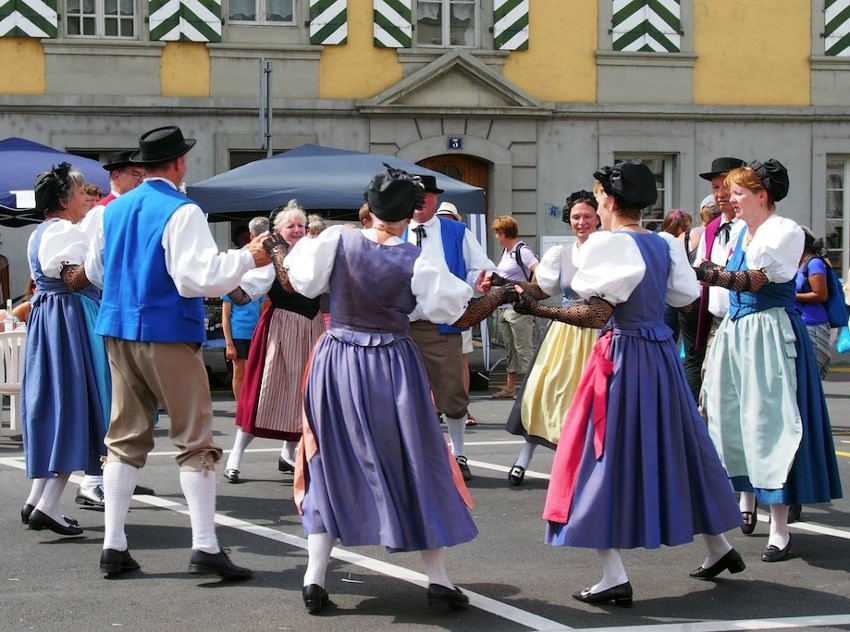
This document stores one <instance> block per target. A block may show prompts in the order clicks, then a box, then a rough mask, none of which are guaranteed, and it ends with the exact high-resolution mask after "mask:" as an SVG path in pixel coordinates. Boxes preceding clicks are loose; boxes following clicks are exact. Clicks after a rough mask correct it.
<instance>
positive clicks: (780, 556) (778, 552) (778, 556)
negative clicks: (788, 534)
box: [761, 539, 791, 562]
mask: <svg viewBox="0 0 850 632" xmlns="http://www.w3.org/2000/svg"><path fill="white" fill-rule="evenodd" d="M790 550H791V540H790V539H789V540H788V544H786V545H785V548H784V549H780V548H779V547H778V546H774V545H772V544H768V545H767V546H766V547H765V549H764V551H762V554H761V561H762V562H780V561H782V560H784V559H785V558H786V557H788V551H790Z"/></svg>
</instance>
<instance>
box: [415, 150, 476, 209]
mask: <svg viewBox="0 0 850 632" xmlns="http://www.w3.org/2000/svg"><path fill="white" fill-rule="evenodd" d="M416 164H418V165H421V166H422V167H425V168H426V169H430V170H431V171H438V172H439V173H444V174H446V175H447V176H449V177H450V178H454V179H455V180H460V181H461V182H466V183H467V184H471V185H472V186H476V187H481V188H482V189H484V210H485V212H486V211H487V210H489V201H488V195H487V192H488V190H489V184H490V163H488V162H486V161H484V160H480V159H478V158H473V157H472V156H463V155H459V154H443V155H441V156H431V157H430V158H425V159H424V160H420V161H419V162H418V163H416ZM458 210H459V211H460V212H461V213H463V209H458Z"/></svg>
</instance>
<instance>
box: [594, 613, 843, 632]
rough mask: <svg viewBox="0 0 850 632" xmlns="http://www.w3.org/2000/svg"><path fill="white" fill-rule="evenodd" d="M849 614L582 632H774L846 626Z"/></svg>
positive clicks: (598, 629)
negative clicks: (783, 629) (778, 629)
mask: <svg viewBox="0 0 850 632" xmlns="http://www.w3.org/2000/svg"><path fill="white" fill-rule="evenodd" d="M848 623H850V614H835V615H824V616H822V617H818V616H809V617H786V618H783V619H741V620H739V621H700V622H699V623H659V624H657V625H624V626H619V627H615V626H612V627H604V628H582V632H624V631H625V630H628V632H665V631H667V632H732V631H733V630H775V629H777V628H812V627H815V626H833V625H847V624H848Z"/></svg>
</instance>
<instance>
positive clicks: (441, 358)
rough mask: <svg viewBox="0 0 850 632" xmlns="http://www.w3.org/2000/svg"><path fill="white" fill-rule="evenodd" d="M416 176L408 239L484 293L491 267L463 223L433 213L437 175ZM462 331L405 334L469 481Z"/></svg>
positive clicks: (414, 328)
mask: <svg viewBox="0 0 850 632" xmlns="http://www.w3.org/2000/svg"><path fill="white" fill-rule="evenodd" d="M419 178H420V180H421V181H422V184H423V186H424V187H425V204H424V205H423V206H422V208H421V209H419V210H416V211H414V213H413V220H412V221H411V222H410V226H409V227H408V231H407V241H409V242H411V243H414V244H416V245H417V246H419V247H420V248H422V256H423V257H435V258H437V257H439V258H442V259H443V260H444V261H445V262H446V264H447V265H448V268H449V270H450V271H451V272H452V274H454V275H455V276H456V277H458V278H459V279H463V280H464V281H466V282H467V283H468V284H469V285H470V286H471V287H473V288H474V289H475V290H476V292H479V293H486V292H487V291H488V290H489V289H490V281H489V279H488V280H486V281H485V282H484V284H483V285H481V286H478V287H476V280H477V278H478V275H479V273H480V272H481V271H482V270H486V271H491V272H492V271H495V270H496V266H495V265H493V262H492V261H490V259H489V258H488V257H487V253H486V252H484V248H482V247H481V244H479V243H478V241H476V239H475V237H473V236H472V233H470V232H469V231H468V230H467V228H466V226H465V225H464V224H463V223H461V222H457V221H454V220H452V219H446V218H441V217H439V216H438V215H436V212H437V196H438V195H439V194H440V193H442V192H443V190H442V189H440V188H438V187H437V178H436V177H434V176H432V175H421V176H419ZM461 331H463V330H462V329H458V328H457V327H452V326H451V325H435V324H433V323H430V322H428V321H424V320H417V321H414V322H412V323H410V337H411V338H412V339H413V340H414V342H416V345H417V346H418V347H419V353H420V354H421V355H422V359H423V361H424V362H425V370H426V371H427V372H428V380H429V381H430V383H431V392H432V393H433V394H434V403H435V404H436V405H437V410H439V411H440V412H442V413H443V414H445V416H446V426H447V427H448V429H449V438H450V439H451V442H452V454H454V457H455V460H456V461H457V464H458V467H460V471H461V473H462V474H463V479H464V480H465V481H468V480H470V479H471V478H472V472H470V470H469V465H468V464H467V461H466V449H465V447H464V432H465V431H466V419H467V407H468V406H469V394H468V393H467V392H466V389H465V388H464V381H463V375H462V373H461V371H462V369H463V366H464V363H463V341H462V340H461V335H460V334H461Z"/></svg>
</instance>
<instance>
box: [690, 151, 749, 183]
mask: <svg viewBox="0 0 850 632" xmlns="http://www.w3.org/2000/svg"><path fill="white" fill-rule="evenodd" d="M744 164H746V163H744V161H743V160H741V159H740V158H731V157H729V156H725V157H723V158H715V159H714V160H712V161H711V171H706V172H705V173H701V174H699V177H700V178H702V179H703V180H711V179H712V178H713V177H714V176H720V175H723V174H724V173H729V172H730V171H732V169H737V168H738V167H743V166H744Z"/></svg>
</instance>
